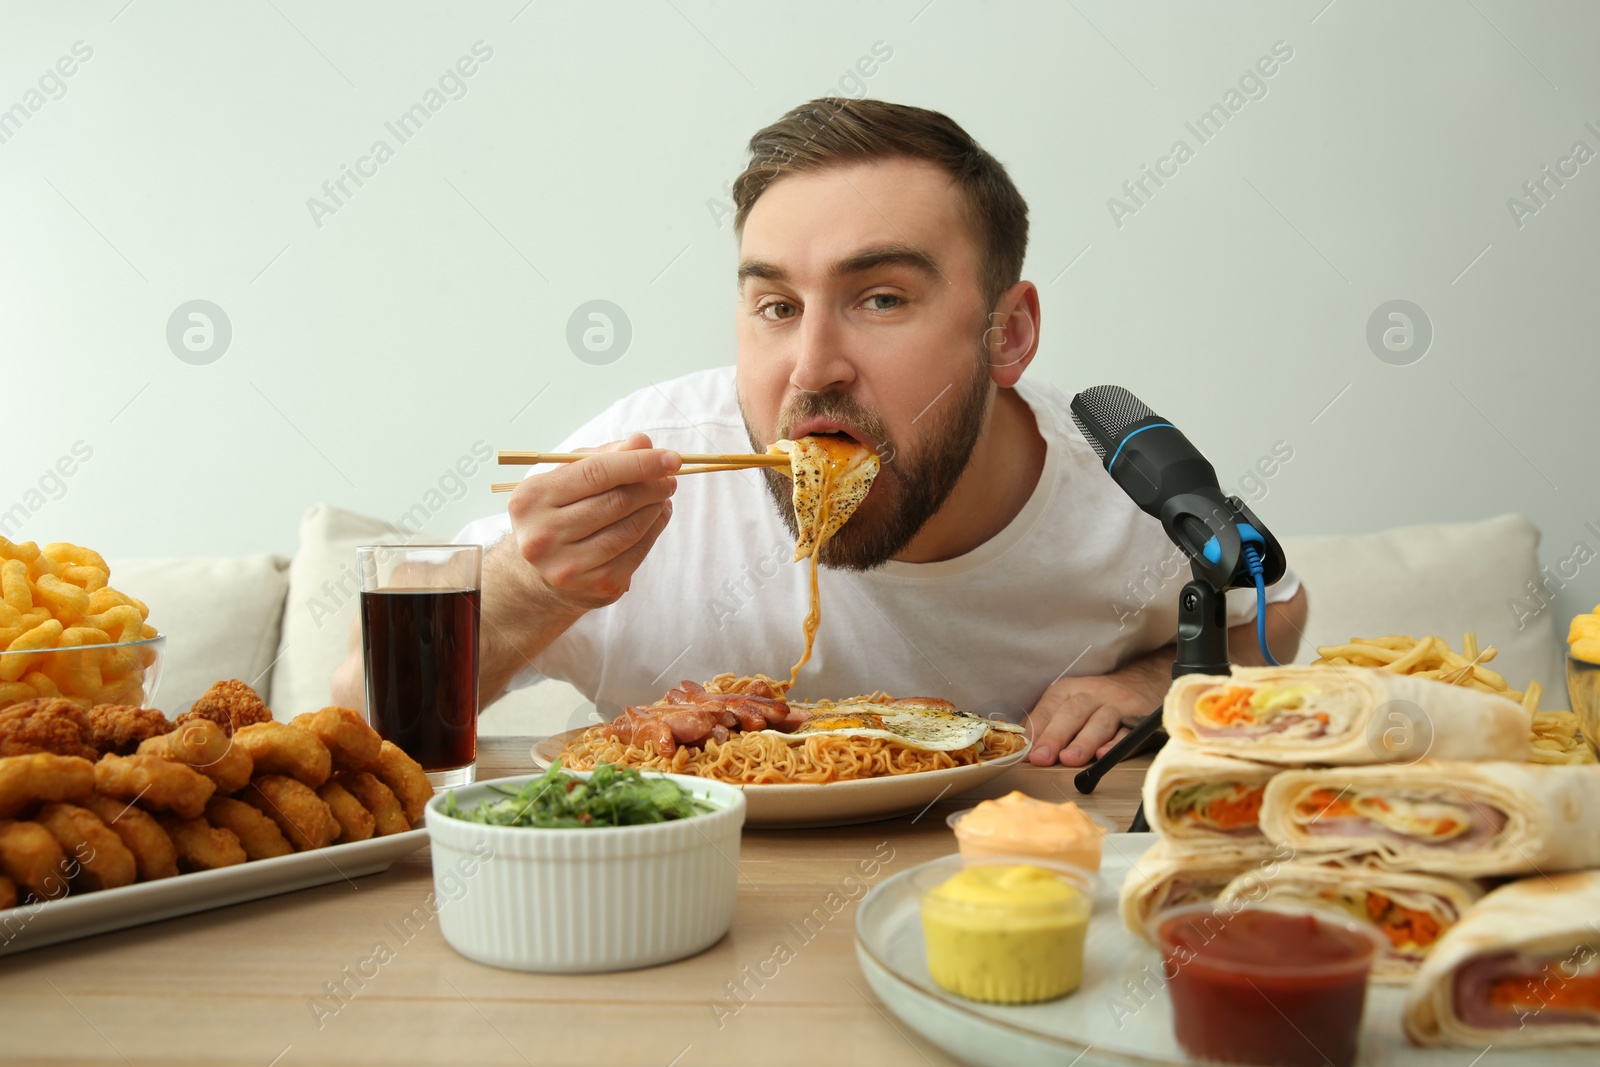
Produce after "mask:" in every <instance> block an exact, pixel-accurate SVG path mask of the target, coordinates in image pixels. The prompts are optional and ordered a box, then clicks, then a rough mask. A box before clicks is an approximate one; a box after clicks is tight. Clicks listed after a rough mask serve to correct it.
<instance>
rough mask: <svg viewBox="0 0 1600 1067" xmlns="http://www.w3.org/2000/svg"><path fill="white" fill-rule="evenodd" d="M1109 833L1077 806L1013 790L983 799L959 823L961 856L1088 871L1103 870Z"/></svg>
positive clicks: (957, 839) (958, 841) (957, 827)
mask: <svg viewBox="0 0 1600 1067" xmlns="http://www.w3.org/2000/svg"><path fill="white" fill-rule="evenodd" d="M1104 837H1105V831H1104V830H1103V829H1101V828H1100V826H1098V825H1097V824H1096V823H1095V822H1094V820H1092V819H1090V818H1089V816H1088V815H1086V814H1085V813H1084V812H1083V810H1082V809H1080V808H1079V807H1078V805H1076V804H1072V803H1066V804H1052V803H1050V802H1049V801H1045V800H1035V799H1034V798H1033V797H1030V796H1028V795H1027V794H1026V793H1021V792H1017V791H1012V792H1010V793H1008V794H1006V795H1005V796H1003V797H1001V798H1000V799H998V800H985V801H984V802H983V803H982V804H979V805H978V806H977V807H975V808H973V809H972V810H971V811H969V812H968V813H967V814H966V815H964V816H962V818H961V820H960V821H959V822H957V823H956V842H957V844H959V845H960V847H961V854H962V855H963V856H1036V857H1038V858H1039V859H1046V860H1051V861H1053V862H1055V863H1066V864H1070V865H1071V866H1073V867H1081V868H1083V869H1084V870H1086V871H1098V870H1099V869H1100V846H1101V842H1102V839H1103V838H1104Z"/></svg>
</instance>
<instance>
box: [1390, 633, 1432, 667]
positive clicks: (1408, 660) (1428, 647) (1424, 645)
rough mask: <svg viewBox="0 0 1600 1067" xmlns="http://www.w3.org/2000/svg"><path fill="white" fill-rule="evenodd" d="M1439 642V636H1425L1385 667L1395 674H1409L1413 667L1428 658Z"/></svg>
mask: <svg viewBox="0 0 1600 1067" xmlns="http://www.w3.org/2000/svg"><path fill="white" fill-rule="evenodd" d="M1438 643H1439V639H1438V638H1437V637H1424V638H1423V639H1422V640H1421V641H1418V642H1417V643H1416V645H1415V646H1414V647H1413V648H1412V649H1411V651H1410V652H1407V653H1406V654H1405V655H1403V656H1401V657H1400V658H1399V659H1397V660H1393V661H1391V662H1390V663H1388V664H1385V666H1384V668H1383V669H1384V670H1387V671H1393V672H1394V673H1395V674H1407V673H1409V672H1410V670H1411V668H1412V667H1415V666H1417V665H1418V664H1420V663H1421V662H1422V661H1423V660H1424V659H1426V658H1427V657H1428V655H1429V654H1430V653H1432V652H1433V649H1434V646H1435V645H1436V644H1438Z"/></svg>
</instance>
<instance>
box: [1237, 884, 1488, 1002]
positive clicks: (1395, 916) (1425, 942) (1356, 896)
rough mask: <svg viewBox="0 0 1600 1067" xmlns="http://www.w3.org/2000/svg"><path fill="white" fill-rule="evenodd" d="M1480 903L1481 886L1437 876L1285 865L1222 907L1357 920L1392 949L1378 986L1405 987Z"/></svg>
mask: <svg viewBox="0 0 1600 1067" xmlns="http://www.w3.org/2000/svg"><path fill="white" fill-rule="evenodd" d="M1482 895H1483V889H1482V887H1481V886H1479V885H1478V884H1477V883H1476V882H1467V881H1462V880H1460V879H1456V878H1446V877H1444V876H1443V875H1437V874H1414V873H1411V872H1407V871H1387V870H1383V869H1381V868H1375V867H1363V866H1355V865H1343V864H1328V865H1325V864H1317V863H1284V864H1280V865H1279V866H1278V868H1277V870H1276V871H1275V872H1273V874H1272V875H1271V876H1270V877H1268V875H1267V873H1266V872H1265V871H1264V870H1249V871H1246V872H1245V873H1244V874H1241V875H1240V876H1239V877H1237V878H1235V879H1234V880H1233V881H1231V882H1229V883H1228V884H1227V886H1226V887H1224V889H1223V890H1222V893H1221V894H1220V895H1219V898H1218V899H1220V900H1222V901H1225V902H1229V903H1232V902H1236V901H1240V900H1247V901H1249V902H1251V903H1253V904H1260V903H1264V902H1268V901H1270V902H1273V903H1279V904H1298V905H1304V906H1309V907H1314V908H1320V909H1325V910H1329V911H1338V912H1343V913H1345V914H1348V915H1352V916H1354V917H1355V918H1357V919H1360V920H1361V921H1362V922H1368V923H1371V924H1372V925H1374V926H1376V927H1377V928H1378V929H1379V930H1381V931H1383V934H1384V936H1385V937H1387V938H1388V939H1389V945H1388V947H1387V948H1386V949H1385V950H1384V952H1383V954H1382V955H1380V956H1379V957H1378V958H1377V959H1376V960H1374V961H1373V964H1372V977H1373V980H1374V981H1378V982H1390V983H1396V982H1405V981H1407V980H1408V979H1410V978H1411V976H1412V975H1414V974H1416V973H1417V968H1418V967H1419V966H1421V964H1422V961H1423V960H1424V959H1425V958H1426V957H1427V955H1428V953H1430V952H1432V951H1433V949H1434V946H1435V945H1437V944H1438V943H1439V939H1440V938H1441V937H1442V936H1444V933H1445V932H1446V931H1447V930H1449V929H1450V928H1451V927H1453V926H1455V924H1456V923H1457V922H1459V921H1460V920H1461V916H1462V915H1464V914H1465V913H1466V911H1467V909H1468V908H1470V907H1471V906H1472V904H1473V902H1474V901H1476V900H1477V899H1478V898H1479V897H1481V896H1482Z"/></svg>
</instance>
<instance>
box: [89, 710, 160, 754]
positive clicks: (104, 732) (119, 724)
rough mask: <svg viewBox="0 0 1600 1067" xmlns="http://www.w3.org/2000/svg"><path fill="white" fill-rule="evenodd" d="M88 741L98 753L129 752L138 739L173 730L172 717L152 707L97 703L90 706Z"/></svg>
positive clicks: (134, 746) (132, 751)
mask: <svg viewBox="0 0 1600 1067" xmlns="http://www.w3.org/2000/svg"><path fill="white" fill-rule="evenodd" d="M89 729H90V732H91V735H92V736H91V742H92V743H93V745H94V747H95V749H96V750H97V751H99V752H100V754H101V755H105V754H106V753H108V752H115V753H116V754H117V755H119V756H131V755H133V753H134V752H135V751H136V750H137V749H138V747H139V743H140V742H142V741H144V740H146V739H148V738H151V737H160V736H161V735H162V734H165V733H170V732H171V731H172V721H171V720H170V719H168V718H167V717H166V716H165V715H163V714H161V712H159V711H157V710H156V709H155V708H138V707H134V706H133V705H131V704H96V705H95V706H94V707H92V708H90V709H89Z"/></svg>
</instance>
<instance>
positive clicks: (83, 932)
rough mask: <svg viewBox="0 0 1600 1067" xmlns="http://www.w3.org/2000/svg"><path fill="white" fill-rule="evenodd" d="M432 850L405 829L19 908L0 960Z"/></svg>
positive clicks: (6, 921)
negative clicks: (368, 838) (408, 854)
mask: <svg viewBox="0 0 1600 1067" xmlns="http://www.w3.org/2000/svg"><path fill="white" fill-rule="evenodd" d="M427 843H428V831H426V830H408V831H406V832H405V833H403V834H391V835H389V836H388V837H374V838H371V839H370V840H367V841H353V842H351V843H350V844H348V845H331V846H329V847H327V848H319V849H314V850H312V851H310V852H296V853H295V854H294V855H292V856H278V857H276V858H275V859H270V860H256V861H254V862H252V863H241V864H238V865H237V866H233V867H219V868H218V869H216V870H214V871H196V872H194V873H193V874H180V875H178V876H177V877H175V878H162V879H160V880H159V881H155V882H139V883H137V884H135V885H129V886H123V887H122V888H121V889H106V890H103V891H101V892H98V893H84V894H82V895H75V896H68V897H65V898H63V899H61V900H52V901H46V902H44V903H39V904H21V905H18V906H17V907H15V908H7V909H5V910H4V911H0V956H6V955H9V954H13V953H17V952H27V951H29V950H30V949H36V948H43V947H44V946H46V945H54V944H57V943H58V942H61V941H72V940H74V939H76V938H80V937H91V936H93V935H95V934H103V933H105V932H107V931H108V930H121V929H123V928H124V927H128V926H138V925H140V924H142V923H153V922H159V921H160V920H162V919H170V918H172V917H173V916H175V915H188V914H190V913H192V912H197V911H208V910H210V909H211V908H222V907H226V906H228V905H229V904H238V903H241V902H242V901H246V900H256V899H258V898H260V897H270V896H275V895H277V894H279V893H292V892H294V891H295V890H296V889H308V888H310V887H311V886H314V885H325V884H326V883H328V882H337V881H340V880H341V879H348V878H359V877H361V876H362V875H364V874H376V873H377V872H379V871H383V870H388V869H389V867H391V866H392V865H393V864H394V861H395V860H397V859H399V858H400V857H401V856H404V855H406V854H407V853H410V852H415V851H416V850H417V849H419V848H421V847H422V846H423V845H426V844H427Z"/></svg>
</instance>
